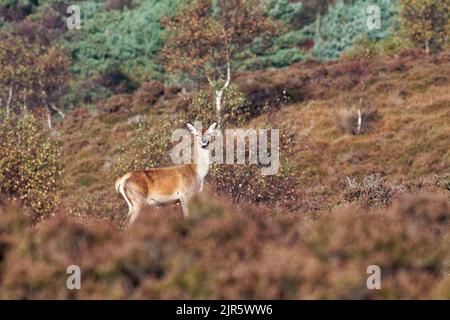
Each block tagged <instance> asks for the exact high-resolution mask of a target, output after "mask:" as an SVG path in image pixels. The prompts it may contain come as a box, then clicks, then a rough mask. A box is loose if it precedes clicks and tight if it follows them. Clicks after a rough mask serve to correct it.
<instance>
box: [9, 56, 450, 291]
mask: <svg viewBox="0 0 450 320" xmlns="http://www.w3.org/2000/svg"><path fill="white" fill-rule="evenodd" d="M449 75H450V55H449V54H448V53H444V54H442V55H440V56H437V57H432V58H426V57H423V56H422V55H420V54H418V53H417V52H413V51H412V52H405V53H403V54H402V55H399V56H398V57H394V58H392V59H388V60H386V61H383V60H379V59H371V60H340V61H336V62H328V63H325V64H320V63H317V62H311V61H309V62H305V63H301V64H297V65H294V66H292V67H290V68H289V69H286V70H282V71H274V72H260V73H255V74H252V73H247V74H241V75H239V77H237V79H236V81H237V83H239V85H240V87H241V88H242V90H243V91H244V92H245V94H246V97H247V99H248V100H249V101H250V103H251V105H252V107H253V112H254V114H253V118H252V119H251V120H250V121H249V122H247V123H246V124H245V126H247V127H260V126H270V127H272V128H281V129H282V130H283V135H282V138H281V139H282V148H281V152H282V155H281V158H282V164H283V173H282V174H280V175H276V176H271V177H269V178H267V179H266V180H264V179H262V178H260V176H259V173H255V172H257V171H254V170H253V171H252V169H251V168H249V166H241V167H236V166H231V167H227V166H219V167H213V168H212V169H211V172H210V174H209V176H208V185H207V190H206V191H205V192H203V193H202V194H201V195H200V196H199V197H197V198H196V199H194V201H193V202H192V203H191V210H190V211H191V217H190V218H189V219H181V217H180V211H179V208H178V207H176V206H168V207H164V208H160V209H152V210H148V211H147V212H144V213H143V214H141V216H140V217H139V218H138V220H137V222H136V223H135V224H134V225H133V226H132V227H131V229H129V230H128V232H121V231H119V230H117V229H118V228H117V226H121V224H122V222H123V219H124V215H125V212H126V208H125V206H124V202H123V199H120V198H119V196H118V195H117V194H116V193H115V191H114V188H113V181H114V179H115V178H116V173H117V172H116V171H114V170H116V169H117V164H116V162H117V159H118V158H117V157H118V156H121V155H122V156H124V157H125V158H127V157H129V156H130V157H131V158H133V159H134V158H138V156H143V157H144V158H145V157H149V158H152V157H153V156H154V155H153V154H152V153H151V152H150V153H148V154H146V153H144V154H137V153H136V154H134V153H133V152H135V151H136V152H138V151H139V146H149V145H150V147H151V148H150V149H149V150H153V151H154V152H156V153H161V154H166V153H167V151H168V148H169V147H170V144H168V143H166V140H165V139H166V138H165V136H164V135H163V133H164V132H165V131H164V130H165V128H166V129H167V128H169V129H173V128H174V127H180V126H182V125H183V122H184V121H187V120H189V121H192V120H194V119H195V115H194V114H192V113H189V109H187V110H186V108H187V107H188V106H189V99H186V98H187V97H189V94H188V95H187V96H186V95H183V96H180V95H179V94H178V93H180V89H179V88H178V89H177V88H162V89H161V87H160V86H155V85H154V84H152V85H150V84H149V85H148V86H149V87H150V88H155V87H159V88H160V89H158V90H156V93H157V94H155V90H153V91H152V90H150V93H151V94H149V93H147V99H144V100H145V101H151V102H148V103H136V101H138V100H139V99H137V98H142V96H140V95H141V94H142V91H140V93H139V92H137V93H135V94H133V95H121V96H115V97H113V98H111V99H110V100H109V101H106V102H103V103H100V104H99V105H98V106H97V108H95V109H93V108H90V109H88V108H79V109H76V110H74V111H73V112H72V113H71V114H70V115H69V116H68V117H67V118H66V120H65V121H64V123H63V124H62V126H61V127H60V128H59V131H60V134H61V139H62V140H63V142H64V163H65V176H66V189H65V193H64V198H63V205H62V206H61V208H60V211H59V213H58V214H57V215H56V217H53V218H51V219H48V220H46V221H44V222H41V223H39V224H38V225H37V226H35V227H31V226H30V223H29V221H28V216H27V214H26V212H24V210H23V208H22V207H21V206H19V205H17V204H15V203H9V204H8V203H7V204H6V205H5V206H2V207H1V208H0V213H1V214H0V298H3V299H4V298H8V299H10V298H19V299H36V298H41V299H42V298H45V299H49V298H58V299H67V298H88V299H99V298H110V299H124V298H135V299H152V298H153V299H170V298H178V299H194V298H195V299H199V298H208V299H298V298H303V299H311V298H316V299H328V298H347V299H379V298H397V299H408V298H440V299H449V298H450V286H449V281H448V272H449V261H450V256H449V255H450V250H449V237H450V233H449V231H450V192H449V191H450V172H449V168H450V153H449V150H450V139H449V136H450V135H449V134H450V131H449V125H448V124H449V123H450V93H449V92H450V90H449V89H450V83H449V81H448V80H449V78H448V77H449ZM281 96H285V97H286V99H280V97H281ZM286 101H287V102H286ZM358 108H361V110H362V124H361V129H360V132H359V134H356V132H355V130H357V126H356V127H355V123H356V125H357V122H355V110H357V109H358ZM139 122H143V123H150V126H149V127H150V128H146V129H144V130H137V131H136V127H137V126H138V125H137V123H139ZM148 130H150V131H148ZM148 132H150V134H149V133H148ZM130 134H131V135H130ZM133 134H134V135H133ZM141 135H142V139H141V140H134V139H135V138H136V136H137V137H140V136H141ZM136 141H137V142H139V143H138V144H136V146H138V148H135V149H131V152H132V153H130V151H129V150H128V151H126V150H125V151H124V149H123V146H126V145H129V144H133V145H134V144H135V143H136ZM167 141H168V140H167ZM127 152H128V153H127ZM152 159H153V158H152ZM155 159H156V160H157V161H156V160H155ZM155 159H153V160H155V161H156V162H159V163H161V164H167V163H168V159H167V157H166V158H164V157H161V158H155ZM125 160H126V159H125ZM220 168H222V169H223V171H220ZM119 169H120V170H122V169H124V168H120V167H119ZM120 170H119V171H120ZM227 170H228V171H227ZM377 174H378V175H377ZM72 264H76V265H78V266H80V268H81V270H82V277H83V278H82V290H75V291H69V290H67V288H66V286H65V283H66V279H67V273H66V268H67V266H68V265H72ZM370 265H377V266H379V267H380V269H381V272H382V282H381V289H380V290H369V289H368V288H367V286H366V280H367V277H368V274H367V268H368V266H370Z"/></svg>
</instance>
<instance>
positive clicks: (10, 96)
mask: <svg viewBox="0 0 450 320" xmlns="http://www.w3.org/2000/svg"><path fill="white" fill-rule="evenodd" d="M12 90H13V88H12V85H10V86H9V94H8V101H6V115H9V107H10V105H11V99H12Z"/></svg>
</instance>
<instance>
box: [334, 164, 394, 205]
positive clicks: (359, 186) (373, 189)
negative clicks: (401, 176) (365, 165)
mask: <svg viewBox="0 0 450 320" xmlns="http://www.w3.org/2000/svg"><path fill="white" fill-rule="evenodd" d="M346 184H347V186H346V189H345V191H344V193H343V200H344V202H346V203H357V204H359V205H360V206H362V207H363V208H365V209H368V208H372V207H380V206H381V207H383V206H384V207H387V206H389V205H390V204H391V203H392V201H393V200H394V199H395V198H396V197H397V196H398V195H399V194H400V193H401V192H402V191H403V188H402V187H401V186H393V185H391V184H389V183H387V182H386V181H385V179H384V178H383V177H382V176H381V175H380V174H379V173H376V174H372V175H369V176H365V177H364V178H363V179H362V180H361V181H357V180H356V179H353V178H350V177H347V178H346Z"/></svg>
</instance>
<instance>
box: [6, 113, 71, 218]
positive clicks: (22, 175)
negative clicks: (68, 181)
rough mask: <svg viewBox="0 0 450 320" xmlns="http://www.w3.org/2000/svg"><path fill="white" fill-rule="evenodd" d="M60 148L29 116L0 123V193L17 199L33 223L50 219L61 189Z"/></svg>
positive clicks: (56, 205)
mask: <svg viewBox="0 0 450 320" xmlns="http://www.w3.org/2000/svg"><path fill="white" fill-rule="evenodd" d="M60 157H61V146H60V143H59V141H58V140H55V139H54V138H52V137H51V136H50V132H48V131H47V130H45V129H43V128H42V127H41V125H40V124H39V122H38V121H37V120H36V119H35V118H34V117H33V116H32V115H25V116H21V117H19V116H8V117H5V118H4V119H3V120H2V122H1V123H0V191H1V193H3V194H6V195H7V196H9V197H14V198H18V199H20V200H21V201H22V202H23V204H24V205H25V206H27V207H29V208H30V209H31V210H32V211H33V216H32V219H33V221H35V222H36V221H38V220H41V219H43V218H45V217H48V216H50V215H52V214H53V213H54V211H55V209H56V208H57V207H58V204H59V198H60V190H61V187H62V173H61V168H62V165H61V163H60Z"/></svg>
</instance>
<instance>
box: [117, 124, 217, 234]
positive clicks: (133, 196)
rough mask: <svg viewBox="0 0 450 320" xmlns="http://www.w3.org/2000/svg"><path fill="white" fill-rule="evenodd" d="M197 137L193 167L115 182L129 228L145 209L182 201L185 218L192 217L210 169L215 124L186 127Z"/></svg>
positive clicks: (182, 166) (131, 174)
mask: <svg viewBox="0 0 450 320" xmlns="http://www.w3.org/2000/svg"><path fill="white" fill-rule="evenodd" d="M186 126H187V128H188V129H189V131H190V133H191V134H192V135H193V136H194V159H195V161H194V163H193V164H180V165H175V166H171V167H162V168H152V169H147V170H136V171H132V172H128V173H126V174H125V175H123V176H122V177H120V178H118V179H117V180H116V182H115V188H116V191H117V192H118V193H119V194H120V195H122V197H123V198H124V199H125V201H126V203H127V205H128V215H127V226H128V227H129V226H131V225H132V224H133V222H134V221H135V220H136V219H137V217H138V216H139V214H140V212H141V210H142V208H143V207H144V206H145V205H150V206H158V205H161V204H165V203H168V202H176V201H179V202H180V205H181V210H182V213H183V216H184V217H188V216H189V209H188V202H189V200H190V199H191V198H192V197H193V196H194V195H196V194H197V193H200V192H202V191H203V184H204V180H205V177H206V175H207V174H208V170H209V165H210V151H209V150H208V145H209V144H210V141H211V138H212V137H214V136H215V135H216V134H217V132H218V130H217V129H216V128H217V122H213V123H212V124H211V125H210V126H209V128H208V129H207V130H197V129H196V128H195V127H194V126H193V125H192V124H191V123H187V124H186Z"/></svg>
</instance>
